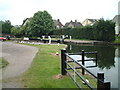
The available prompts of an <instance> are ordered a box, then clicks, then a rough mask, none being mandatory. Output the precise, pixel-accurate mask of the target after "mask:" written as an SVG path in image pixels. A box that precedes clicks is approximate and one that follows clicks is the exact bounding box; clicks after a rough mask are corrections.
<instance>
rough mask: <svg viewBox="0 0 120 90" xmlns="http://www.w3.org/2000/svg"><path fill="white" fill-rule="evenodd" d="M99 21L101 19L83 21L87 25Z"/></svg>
mask: <svg viewBox="0 0 120 90" xmlns="http://www.w3.org/2000/svg"><path fill="white" fill-rule="evenodd" d="M98 21H99V19H88V18H87V19H85V20H84V21H83V23H82V25H83V26H87V25H90V26H91V25H93V24H95V23H96V22H98Z"/></svg>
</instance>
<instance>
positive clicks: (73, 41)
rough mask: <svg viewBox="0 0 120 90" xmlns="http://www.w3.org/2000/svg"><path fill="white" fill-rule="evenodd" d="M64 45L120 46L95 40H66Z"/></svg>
mask: <svg viewBox="0 0 120 90" xmlns="http://www.w3.org/2000/svg"><path fill="white" fill-rule="evenodd" d="M64 43H73V44H80V45H120V43H112V42H105V41H95V40H64Z"/></svg>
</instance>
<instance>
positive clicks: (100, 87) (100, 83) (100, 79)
mask: <svg viewBox="0 0 120 90" xmlns="http://www.w3.org/2000/svg"><path fill="white" fill-rule="evenodd" d="M97 77H98V80H97V90H103V88H104V73H103V72H99V73H97Z"/></svg>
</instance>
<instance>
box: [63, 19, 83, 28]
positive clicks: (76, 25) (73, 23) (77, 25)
mask: <svg viewBox="0 0 120 90" xmlns="http://www.w3.org/2000/svg"><path fill="white" fill-rule="evenodd" d="M81 26H82V24H81V23H80V22H77V20H75V22H73V21H72V20H71V21H70V22H67V23H66V24H65V27H71V28H75V27H81Z"/></svg>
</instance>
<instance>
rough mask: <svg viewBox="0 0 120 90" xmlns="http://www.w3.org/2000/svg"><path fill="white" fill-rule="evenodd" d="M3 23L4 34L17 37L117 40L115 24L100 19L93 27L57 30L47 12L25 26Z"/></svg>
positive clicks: (36, 14) (40, 12)
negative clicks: (46, 36) (53, 36)
mask: <svg viewBox="0 0 120 90" xmlns="http://www.w3.org/2000/svg"><path fill="white" fill-rule="evenodd" d="M0 23H2V33H4V34H8V33H9V34H11V35H14V36H16V37H41V36H42V35H69V36H72V38H74V39H89V40H99V41H114V40H115V23H114V22H112V21H111V20H104V19H100V20H99V22H96V23H95V24H94V25H92V26H83V27H78V28H62V29H56V28H55V24H54V21H53V19H52V16H51V15H50V14H49V13H48V12H47V11H38V12H36V13H35V14H34V15H33V17H31V18H29V20H28V22H27V23H25V25H22V26H19V27H16V26H12V25H11V22H10V21H9V20H7V21H5V22H3V21H1V22H0Z"/></svg>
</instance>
